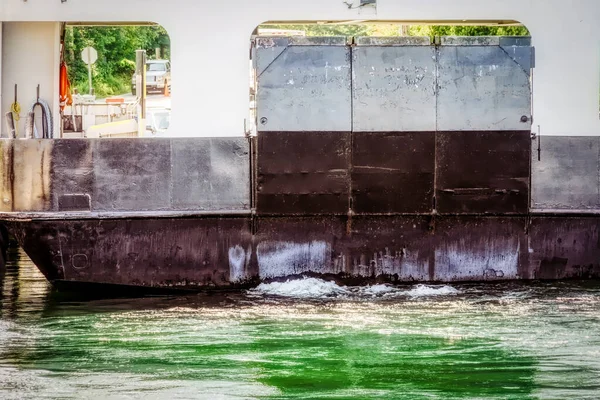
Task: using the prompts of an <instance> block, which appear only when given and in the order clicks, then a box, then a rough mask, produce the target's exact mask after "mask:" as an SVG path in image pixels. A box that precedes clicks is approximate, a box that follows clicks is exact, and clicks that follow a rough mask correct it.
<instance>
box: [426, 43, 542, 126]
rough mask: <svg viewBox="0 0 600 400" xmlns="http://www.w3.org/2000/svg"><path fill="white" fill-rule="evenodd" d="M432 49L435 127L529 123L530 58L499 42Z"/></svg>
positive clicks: (525, 124)
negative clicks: (522, 57)
mask: <svg viewBox="0 0 600 400" xmlns="http://www.w3.org/2000/svg"><path fill="white" fill-rule="evenodd" d="M527 49H529V48H527ZM437 52H438V54H437V59H438V88H439V89H438V96H437V129H438V130H440V131H458V130H470V131H481V130H493V131H499V130H515V131H520V130H526V129H530V126H531V85H530V79H529V70H528V69H527V67H528V66H529V64H527V65H525V66H523V65H521V64H519V63H518V62H517V61H518V60H516V59H515V58H513V57H512V56H511V55H510V54H509V53H508V52H507V51H506V50H505V49H504V48H502V47H501V46H472V45H462V46H461V45H452V46H450V45H448V46H439V47H438V50H437ZM523 117H525V118H527V119H526V120H525V119H524V120H523V121H522V118H523Z"/></svg>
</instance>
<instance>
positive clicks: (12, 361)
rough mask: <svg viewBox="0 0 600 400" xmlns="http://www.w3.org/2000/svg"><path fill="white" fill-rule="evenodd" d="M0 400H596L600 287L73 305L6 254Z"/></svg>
mask: <svg viewBox="0 0 600 400" xmlns="http://www.w3.org/2000/svg"><path fill="white" fill-rule="evenodd" d="M10 259H11V261H10V263H9V265H8V266H7V268H6V271H0V398H9V399H10V398H15V399H21V398H57V399H58V398H60V399H63V398H115V399H118V398H126V399H129V398H144V399H152V398H181V399H183V398H201V399H311V398H313V399H343V398H365V399H366V398H369V399H431V398H434V399H435V398H438V399H455V398H456V399H459V398H460V399H463V398H467V399H494V398H496V399H538V398H539V399H565V398H580V399H581V398H589V399H595V398H599V397H600V284H599V283H597V282H588V283H584V282H563V283H538V284H534V285H524V284H514V283H504V284H493V285H489V284H488V285H475V284H471V285H466V284H463V285H451V286H448V285H446V286H444V285H429V286H427V285H407V286H400V287H392V286H387V285H377V286H372V287H367V288H356V287H355V288H348V287H340V286H337V285H335V284H333V283H331V282H325V281H319V280H314V279H305V280H300V281H295V282H289V283H283V284H270V285H261V286H259V287H258V288H256V289H255V290H252V291H249V292H244V293H233V294H231V293H230V294H222V295H192V296H184V297H162V298H145V299H128V300H124V299H119V300H115V299H113V300H92V301H89V300H87V301H84V300H81V299H73V298H70V297H67V296H64V295H62V294H60V293H56V292H53V291H52V290H51V289H50V287H49V285H48V284H47V283H46V281H45V280H44V278H43V276H41V275H40V274H39V272H38V271H37V269H36V268H35V266H33V264H32V263H31V261H30V260H29V259H28V258H27V257H26V256H25V255H24V254H23V253H22V252H20V251H18V250H16V249H12V251H11V254H10Z"/></svg>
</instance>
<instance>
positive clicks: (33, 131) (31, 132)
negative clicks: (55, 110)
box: [25, 99, 54, 139]
mask: <svg viewBox="0 0 600 400" xmlns="http://www.w3.org/2000/svg"><path fill="white" fill-rule="evenodd" d="M37 106H40V108H41V110H42V137H41V138H40V134H39V132H38V130H37V127H36V126H35V108H36V107H37ZM25 131H26V137H27V138H32V137H34V138H36V139H53V138H54V123H53V122H52V111H50V106H49V105H48V103H47V102H46V101H45V100H42V99H38V101H37V102H35V103H33V105H32V106H31V110H30V111H29V113H28V114H27V120H26V121H25Z"/></svg>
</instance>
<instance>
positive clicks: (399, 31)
mask: <svg viewBox="0 0 600 400" xmlns="http://www.w3.org/2000/svg"><path fill="white" fill-rule="evenodd" d="M259 28H265V29H290V30H301V31H304V32H305V33H306V35H307V36H527V35H529V31H528V30H527V28H525V27H524V26H470V25H465V26H462V25H400V24H392V23H390V24H348V25H338V24H311V25H261V26H260V27H259Z"/></svg>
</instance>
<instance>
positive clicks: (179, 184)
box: [171, 138, 250, 210]
mask: <svg viewBox="0 0 600 400" xmlns="http://www.w3.org/2000/svg"><path fill="white" fill-rule="evenodd" d="M171 146H172V147H171V149H172V150H171V151H172V153H171V165H172V179H173V186H172V194H171V205H172V208H173V209H176V210H188V209H198V210H218V209H229V210H238V209H249V208H250V148H249V147H250V146H249V142H248V139H246V138H194V139H172V144H171Z"/></svg>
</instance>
